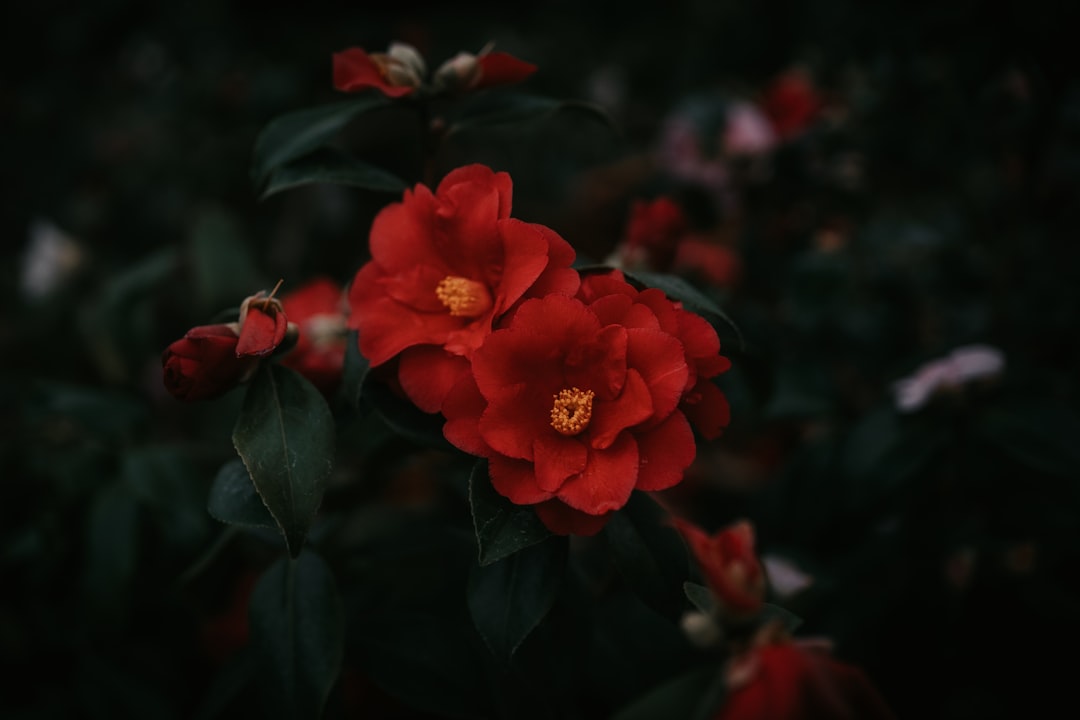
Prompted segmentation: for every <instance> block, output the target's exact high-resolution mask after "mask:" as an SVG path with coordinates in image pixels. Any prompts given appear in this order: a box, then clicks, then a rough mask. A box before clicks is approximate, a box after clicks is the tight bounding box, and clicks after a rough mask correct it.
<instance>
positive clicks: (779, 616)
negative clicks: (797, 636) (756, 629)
mask: <svg viewBox="0 0 1080 720" xmlns="http://www.w3.org/2000/svg"><path fill="white" fill-rule="evenodd" d="M760 620H761V621H762V622H771V621H773V620H779V621H780V622H782V623H783V624H784V629H785V630H787V631H788V632H789V633H793V632H795V630H796V629H798V627H799V626H800V625H802V622H803V621H802V618H801V617H799V616H798V615H796V614H795V613H793V612H791V611H790V610H788V609H786V608H782V607H780V606H779V605H773V604H772V603H764V604H763V605H762V606H761V616H760Z"/></svg>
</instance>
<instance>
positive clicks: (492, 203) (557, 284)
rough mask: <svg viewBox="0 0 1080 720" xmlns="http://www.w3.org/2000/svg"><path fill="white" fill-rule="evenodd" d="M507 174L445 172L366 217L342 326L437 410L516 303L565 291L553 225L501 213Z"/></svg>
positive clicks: (562, 246)
mask: <svg viewBox="0 0 1080 720" xmlns="http://www.w3.org/2000/svg"><path fill="white" fill-rule="evenodd" d="M511 190H512V183H511V180H510V176H509V175H507V174H506V173H503V172H499V173H497V172H494V171H493V170H491V168H488V167H485V166H483V165H469V166H467V167H462V168H458V169H456V170H454V171H452V172H451V173H450V174H448V175H447V176H446V177H445V178H444V179H443V181H442V182H441V183H439V186H438V188H437V189H436V191H435V193H432V192H431V191H430V190H429V189H428V188H427V187H425V186H424V185H417V186H416V187H415V189H413V190H412V191H408V190H406V191H405V196H404V198H403V200H402V202H400V203H394V204H391V205H389V206H387V207H386V208H384V209H383V210H382V211H380V212H379V214H378V215H377V216H376V217H375V220H374V222H373V224H372V227H371V238H370V248H371V257H372V259H371V261H370V262H368V263H366V264H365V265H364V266H363V267H361V268H360V270H359V271H358V272H357V274H356V277H355V278H354V279H353V282H352V285H351V287H350V289H349V296H348V297H349V306H350V314H349V325H350V327H354V328H356V329H358V330H359V331H360V333H359V334H360V352H361V353H362V354H363V355H364V357H366V358H367V359H368V361H369V362H370V363H371V365H372V366H373V367H375V366H379V365H382V364H383V363H386V362H387V361H389V360H390V359H391V358H395V357H397V358H399V360H400V362H399V368H398V378H399V380H400V382H401V387H402V389H403V390H404V391H405V393H406V394H407V395H408V396H409V398H410V399H411V400H412V401H413V402H414V403H416V405H417V406H418V407H420V408H421V409H423V410H425V411H426V412H438V411H439V410H440V409H441V407H442V402H443V399H444V398H445V397H446V394H447V393H448V392H449V391H450V388H451V387H453V386H454V385H455V384H456V383H457V381H458V380H459V379H460V378H461V376H462V375H464V374H467V373H468V371H469V359H470V358H471V357H472V355H473V353H474V352H475V351H476V349H477V348H479V347H480V346H481V345H482V344H483V342H484V339H485V338H486V337H487V336H488V335H489V334H490V333H491V331H492V330H493V328H494V326H495V323H496V320H498V321H500V322H507V321H509V318H510V316H511V314H512V311H513V310H514V309H515V308H516V306H517V305H519V304H520V303H521V302H522V301H523V299H525V298H528V297H539V296H543V295H546V294H548V293H564V294H567V295H572V294H573V293H574V292H576V290H577V288H578V283H579V279H578V275H577V272H576V271H575V270H573V269H572V268H571V267H570V265H571V263H572V262H573V261H574V250H573V248H571V247H570V245H569V244H568V243H567V242H566V241H565V240H563V239H562V238H561V237H559V236H558V235H557V234H556V233H555V232H554V231H552V230H550V229H548V228H546V227H544V226H542V225H536V224H532V223H526V222H523V221H521V220H517V219H514V218H511V217H510V200H511Z"/></svg>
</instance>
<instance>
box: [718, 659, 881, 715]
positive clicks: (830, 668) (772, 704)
mask: <svg viewBox="0 0 1080 720" xmlns="http://www.w3.org/2000/svg"><path fill="white" fill-rule="evenodd" d="M728 674H729V685H732V686H733V687H731V689H730V690H729V694H728V696H727V699H726V700H725V702H724V705H723V706H722V707H721V709H720V711H719V712H718V713H717V714H716V715H715V716H714V720H890V719H891V718H893V717H894V715H893V713H892V711H891V710H889V708H888V706H887V705H886V704H885V701H884V700H883V699H882V698H881V696H880V695H879V694H878V692H877V690H876V689H875V688H874V686H873V685H872V684H871V683H870V681H869V679H868V678H867V677H866V675H865V674H864V673H863V672H862V671H861V670H860V669H859V668H856V667H853V666H851V665H847V664H845V663H841V662H839V661H837V660H834V659H833V658H832V657H831V656H830V655H829V654H828V652H826V651H824V650H821V649H817V648H813V647H808V646H801V645H798V644H795V643H792V642H780V643H776V644H768V645H764V646H758V647H754V648H751V649H750V650H749V651H748V652H747V653H746V654H745V655H744V656H742V657H741V658H739V659H738V660H737V661H736V663H735V664H734V665H733V667H732V670H731V671H729V673H728Z"/></svg>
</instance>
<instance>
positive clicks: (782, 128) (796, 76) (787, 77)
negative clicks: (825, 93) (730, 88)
mask: <svg viewBox="0 0 1080 720" xmlns="http://www.w3.org/2000/svg"><path fill="white" fill-rule="evenodd" d="M761 106H762V110H764V111H765V114H766V115H767V116H768V117H769V120H770V121H771V122H772V124H773V129H774V130H776V134H777V135H778V136H779V137H780V139H781V140H787V139H789V138H792V137H794V136H796V135H798V134H799V133H801V132H802V131H803V130H805V129H806V128H808V127H809V126H810V123H811V122H813V121H814V120H815V119H816V118H817V116H818V114H819V113H820V112H821V108H822V107H823V106H824V102H822V100H821V96H820V95H818V92H817V89H816V88H815V87H814V81H813V79H812V78H811V77H810V74H809V73H808V72H807V71H806V70H804V69H802V68H799V67H794V68H792V69H790V70H788V71H786V72H784V73H782V74H781V75H779V76H778V77H777V78H776V79H775V80H773V81H772V83H771V84H770V85H769V87H768V88H766V90H765V96H764V97H763V98H762V101H761Z"/></svg>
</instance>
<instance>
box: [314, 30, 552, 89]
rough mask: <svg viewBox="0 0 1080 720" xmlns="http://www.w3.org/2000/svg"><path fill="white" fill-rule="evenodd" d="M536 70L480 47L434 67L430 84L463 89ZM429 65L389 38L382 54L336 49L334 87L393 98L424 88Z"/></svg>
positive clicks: (501, 82)
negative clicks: (375, 91)
mask: <svg viewBox="0 0 1080 720" xmlns="http://www.w3.org/2000/svg"><path fill="white" fill-rule="evenodd" d="M534 72H536V66H535V65H533V64H532V63H528V62H525V61H524V60H519V59H518V58H516V57H514V56H513V55H510V54H509V53H504V52H491V49H490V47H487V48H484V49H483V50H481V51H480V53H479V54H478V55H473V54H472V53H464V52H463V53H458V54H457V55H456V56H454V57H453V58H451V59H450V60H447V61H446V62H444V63H443V64H442V65H441V66H439V69H438V70H436V71H435V77H434V89H435V90H451V91H455V92H467V91H473V90H482V89H484V88H488V87H495V86H498V85H511V84H513V83H517V82H521V81H522V80H524V79H525V78H527V77H529V76H530V75H532V74H533V73H534ZM426 74H427V65H426V64H425V63H424V58H423V57H422V56H421V55H420V53H419V52H417V50H416V48H414V47H412V46H411V45H407V44H405V43H393V44H391V45H390V48H389V50H387V51H386V52H385V53H367V52H364V50H363V49H361V48H358V47H353V48H348V49H347V50H342V51H341V52H338V53H334V87H335V88H337V89H338V90H341V91H343V92H359V91H361V90H367V89H369V88H374V89H376V90H378V91H379V92H381V93H382V94H383V95H386V96H387V97H392V98H398V97H403V96H405V95H409V94H410V93H412V92H413V91H414V90H416V89H418V88H421V87H424V82H425V75H426Z"/></svg>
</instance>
